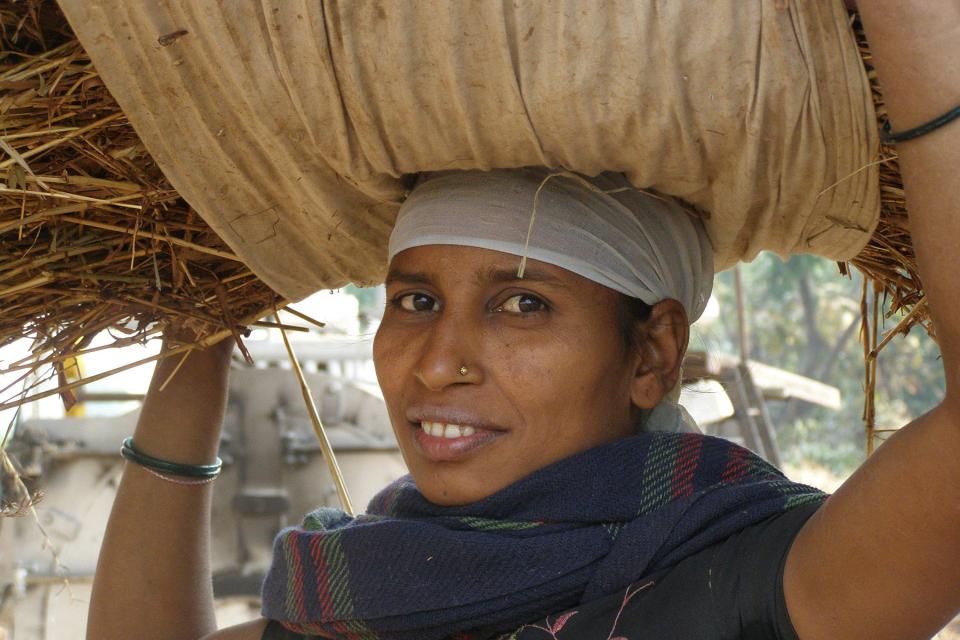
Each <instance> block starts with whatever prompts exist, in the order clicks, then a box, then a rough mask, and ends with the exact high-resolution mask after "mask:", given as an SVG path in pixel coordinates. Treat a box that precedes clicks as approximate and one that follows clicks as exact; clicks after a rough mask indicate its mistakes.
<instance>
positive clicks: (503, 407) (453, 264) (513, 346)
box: [374, 245, 653, 505]
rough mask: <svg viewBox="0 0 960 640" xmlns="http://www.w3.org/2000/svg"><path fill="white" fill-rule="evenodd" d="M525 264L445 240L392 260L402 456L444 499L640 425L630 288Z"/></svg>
mask: <svg viewBox="0 0 960 640" xmlns="http://www.w3.org/2000/svg"><path fill="white" fill-rule="evenodd" d="M518 263H519V258H517V257H516V256H513V255H510V254H506V253H501V252H498V251H491V250H488V249H479V248H472V247H460V246H445V245H430V246H424V247H416V248H412V249H408V250H406V251H403V252H402V253H400V254H398V255H397V256H395V257H394V259H393V261H392V262H391V265H390V272H389V275H388V276H387V301H388V303H387V310H386V312H385V314H384V317H383V322H382V324H381V325H380V329H379V330H378V332H377V336H376V339H375V341H374V362H375V363H376V369H377V377H378V379H379V381H380V386H381V388H382V389H383V394H384V399H385V400H386V405H387V409H388V411H389V414H390V420H391V422H392V424H393V428H394V431H395V432H396V436H397V441H398V442H399V445H400V450H401V452H402V453H403V457H404V460H405V461H406V463H407V466H408V468H409V469H410V472H411V473H412V474H413V477H414V479H415V481H416V483H417V486H418V488H419V489H420V491H421V492H422V493H423V494H424V496H426V497H427V499H429V500H430V501H432V502H434V503H436V504H441V505H457V504H466V503H469V502H473V501H476V500H479V499H481V498H484V497H487V496H489V495H491V494H493V493H494V492H496V491H498V490H500V489H503V488H504V487H506V486H508V485H510V484H512V483H514V482H516V481H517V480H519V479H520V478H523V477H524V476H526V475H528V474H530V473H531V472H533V471H536V470H537V469H540V468H542V467H544V466H546V465H549V464H551V463H553V462H556V461H558V460H561V459H563V458H566V457H568V456H570V455H572V454H574V453H578V452H580V451H584V450H586V449H589V448H592V447H594V446H597V445H599V444H602V443H605V442H610V441H613V440H616V439H619V438H622V437H625V436H628V435H630V434H632V433H633V432H634V431H635V427H634V422H635V415H636V411H635V408H634V402H632V400H631V393H632V392H633V393H634V394H636V390H635V387H636V379H637V376H636V372H637V367H638V364H639V356H637V355H635V354H632V353H628V351H627V349H626V346H625V344H624V340H623V337H622V335H621V332H620V328H619V327H620V324H619V318H620V316H619V308H620V307H619V302H618V295H619V294H617V293H616V292H614V291H613V290H611V289H608V288H606V287H603V286H601V285H599V284H596V283H594V282H592V281H590V280H587V279H585V278H583V277H581V276H578V275H576V274H574V273H571V272H569V271H567V270H565V269H561V268H560V267H556V266H553V265H550V264H546V263H543V262H538V261H535V260H531V261H529V262H528V264H527V268H526V272H525V274H524V277H523V278H522V279H519V278H517V267H518ZM461 367H465V370H464V371H465V374H461ZM651 404H653V402H651Z"/></svg>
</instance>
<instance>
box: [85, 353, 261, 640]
mask: <svg viewBox="0 0 960 640" xmlns="http://www.w3.org/2000/svg"><path fill="white" fill-rule="evenodd" d="M232 350H233V347H232V344H231V341H230V340H224V341H223V342H221V343H220V344H217V345H215V346H213V347H210V348H209V349H207V350H206V351H194V352H192V353H191V354H190V356H189V357H188V358H187V360H186V362H185V363H184V364H183V366H182V368H181V369H180V371H178V372H177V374H176V375H175V376H174V378H173V380H172V381H171V382H170V384H169V385H168V386H167V388H166V389H164V390H163V391H160V389H159V387H160V385H162V384H163V382H164V381H165V380H166V379H167V378H168V377H169V376H170V374H171V372H172V371H173V370H174V368H175V367H176V365H177V364H178V362H179V361H180V357H177V356H174V357H171V358H168V359H166V360H164V361H162V362H160V364H159V365H157V368H156V371H155V372H154V375H153V380H152V382H151V383H150V390H149V391H148V393H147V397H146V400H145V401H144V403H143V409H142V410H141V412H140V419H139V422H138V423H137V429H136V432H135V433H134V443H135V444H136V446H137V448H138V449H139V450H141V451H143V452H144V453H147V454H149V455H151V456H154V457H157V458H163V459H166V460H170V461H173V462H180V463H186V464H209V463H210V462H212V461H213V460H214V459H215V458H216V455H217V445H218V442H219V438H220V427H221V424H222V422H223V412H224V407H225V405H226V398H227V376H228V372H229V366H230V354H231V352H232ZM119 444H120V443H117V446H118V448H119ZM212 486H213V485H212V484H205V485H181V484H175V483H173V482H169V481H165V480H161V479H160V478H157V477H156V476H154V475H151V474H150V473H149V472H148V471H146V470H145V469H144V468H142V467H140V466H138V465H136V464H130V463H128V464H127V468H126V469H125V470H124V472H123V480H122V481H121V483H120V488H119V490H118V491H117V497H116V500H115V501H114V504H113V510H112V511H111V513H110V520H109V523H108V525H107V531H106V534H105V535H104V539H103V544H102V546H101V549H100V560H99V562H98V564H97V573H96V577H95V579H94V583H93V595H92V599H91V601H90V615H89V618H88V621H87V637H88V638H91V640H119V639H121V638H141V639H143V640H161V639H162V640H196V639H197V638H200V637H202V636H205V635H207V634H210V633H212V632H213V631H214V630H215V629H216V623H215V620H214V616H213V590H212V587H211V580H210V561H209V545H210V542H209V540H210V502H211V495H212V491H213V489H212ZM259 626H260V630H261V631H262V627H263V624H260V625H259ZM248 629H249V633H248V634H247V635H232V636H231V635H224V636H221V637H224V638H230V637H232V638H259V637H260V634H259V633H257V632H256V630H255V629H251V628H250V627H248Z"/></svg>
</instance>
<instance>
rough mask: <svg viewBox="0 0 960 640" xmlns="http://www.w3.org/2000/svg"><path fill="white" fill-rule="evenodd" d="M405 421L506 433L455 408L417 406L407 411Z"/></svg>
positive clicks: (467, 412)
mask: <svg viewBox="0 0 960 640" xmlns="http://www.w3.org/2000/svg"><path fill="white" fill-rule="evenodd" d="M406 417H407V420H409V421H410V422H413V423H416V424H420V423H421V422H442V423H444V424H462V425H470V426H471V427H476V428H477V429H484V430H485V431H506V429H504V428H503V427H501V426H500V425H498V424H496V423H494V422H493V421H492V420H488V419H487V418H484V417H483V416H478V415H477V414H475V413H471V412H469V411H465V410H463V409H458V408H456V407H441V406H417V407H411V408H410V409H408V410H407V416H406Z"/></svg>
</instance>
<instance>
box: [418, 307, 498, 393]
mask: <svg viewBox="0 0 960 640" xmlns="http://www.w3.org/2000/svg"><path fill="white" fill-rule="evenodd" d="M481 331H482V329H481V327H479V326H478V324H477V323H476V322H475V321H473V320H471V319H470V318H468V317H466V316H465V315H459V314H457V315H455V314H448V313H442V314H441V316H440V317H439V318H438V319H437V321H436V322H434V323H432V324H431V325H430V328H429V329H428V330H427V332H428V333H427V335H426V336H425V338H424V340H423V342H422V343H421V353H420V359H419V362H418V363H417V369H416V371H415V373H414V375H415V376H416V378H417V380H419V381H420V382H421V383H422V384H423V386H425V387H426V388H427V389H430V390H431V391H440V390H442V389H444V388H446V387H448V386H450V385H457V384H477V383H479V382H481V381H482V380H483V369H482V363H481V362H479V360H478V358H477V357H476V354H477V353H478V352H479V349H478V348H477V345H478V343H479V341H480V339H481Z"/></svg>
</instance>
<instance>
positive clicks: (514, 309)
mask: <svg viewBox="0 0 960 640" xmlns="http://www.w3.org/2000/svg"><path fill="white" fill-rule="evenodd" d="M546 307H547V305H546V304H544V302H543V300H541V299H540V298H538V297H536V296H532V295H530V294H528V293H521V294H518V295H515V296H510V297H509V298H507V300H506V301H505V302H504V303H503V304H502V305H500V308H499V310H500V311H506V312H507V313H533V312H535V311H543V310H544V309H546Z"/></svg>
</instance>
